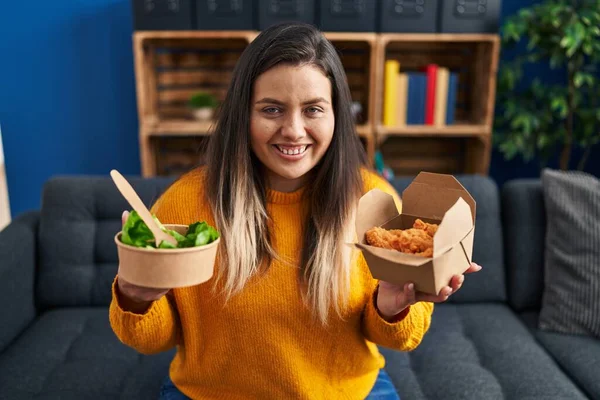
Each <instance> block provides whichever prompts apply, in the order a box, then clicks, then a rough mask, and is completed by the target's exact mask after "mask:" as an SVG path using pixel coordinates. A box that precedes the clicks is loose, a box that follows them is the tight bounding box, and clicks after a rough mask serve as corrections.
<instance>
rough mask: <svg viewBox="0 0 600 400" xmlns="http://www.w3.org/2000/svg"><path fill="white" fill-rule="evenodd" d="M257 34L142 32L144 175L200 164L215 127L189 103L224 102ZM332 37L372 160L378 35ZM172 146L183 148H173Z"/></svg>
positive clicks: (138, 59)
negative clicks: (193, 99) (194, 98)
mask: <svg viewBox="0 0 600 400" xmlns="http://www.w3.org/2000/svg"><path fill="white" fill-rule="evenodd" d="M257 35H258V32H255V31H226V32H225V31H148V32H136V33H134V54H135V67H136V69H135V73H136V88H137V101H138V115H139V121H140V132H139V140H140V154H141V156H140V157H141V164H142V175H143V176H155V175H168V174H177V173H179V171H183V170H185V169H186V166H187V167H192V166H193V165H194V164H197V162H198V161H200V157H201V153H199V152H198V151H195V149H196V147H198V146H199V143H202V142H203V141H205V139H206V137H207V136H208V135H210V133H211V129H212V127H213V123H212V122H199V121H196V120H194V119H192V118H190V111H189V110H188V109H187V106H186V103H187V100H188V99H189V98H190V96H191V95H192V94H193V93H195V92H196V91H199V90H203V91H208V92H210V93H213V94H214V95H216V97H217V98H218V99H220V100H222V99H223V98H224V96H225V92H226V90H227V85H228V82H229V81H230V79H231V73H232V70H233V67H234V65H235V63H236V62H237V60H238V59H239V56H240V55H241V53H242V51H243V50H244V49H245V47H246V46H247V45H248V44H249V43H250V42H251V41H252V40H254V38H255V37H256V36H257ZM326 36H327V38H328V39H329V40H330V41H331V42H332V43H333V44H334V46H336V48H337V49H338V50H339V52H340V56H341V58H342V62H343V64H344V67H345V69H346V74H347V77H348V83H349V86H350V90H351V93H352V99H353V101H355V102H357V103H359V104H360V107H361V109H362V111H361V112H360V113H359V114H358V118H357V124H356V132H357V134H358V135H359V137H360V139H361V141H362V142H363V144H364V146H365V148H366V150H367V153H368V154H369V157H370V158H371V159H372V158H373V156H374V151H375V129H374V126H375V125H374V123H373V122H374V119H373V118H374V116H375V114H374V107H375V104H374V102H373V100H374V95H375V80H374V73H373V72H374V70H375V65H376V64H375V63H376V54H375V53H376V45H377V36H376V34H374V33H343V32H331V33H326ZM186 141H187V142H186ZM169 142H176V143H177V145H175V146H170V147H169V146H168V144H169ZM183 143H187V144H188V145H190V146H191V148H192V149H194V151H190V149H188V148H186V147H185V145H182V144H183Z"/></svg>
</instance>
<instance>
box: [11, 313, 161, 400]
mask: <svg viewBox="0 0 600 400" xmlns="http://www.w3.org/2000/svg"><path fill="white" fill-rule="evenodd" d="M107 313H108V310H107V309H106V308H104V307H102V308H79V309H62V310H53V311H49V312H46V313H45V314H44V315H42V316H41V317H40V318H39V319H38V320H37V321H36V322H35V324H34V325H33V326H31V327H30V328H29V329H28V330H27V331H26V332H25V333H24V334H23V335H22V336H21V337H20V338H19V339H18V340H17V341H16V342H15V344H14V345H13V346H11V347H10V348H9V349H8V350H6V351H5V352H4V353H2V355H0V371H2V374H0V393H2V396H0V397H2V398H6V399H11V400H25V399H28V400H30V399H36V400H42V399H44V400H50V399H61V400H69V399H73V400H75V399H77V400H82V399H94V400H101V399H107V400H108V399H117V398H122V399H144V400H145V399H152V398H157V397H158V393H159V389H160V385H161V382H162V380H163V379H164V377H165V376H166V375H167V373H168V368H169V363H170V360H171V359H172V357H173V351H170V352H164V353H161V354H158V355H155V356H143V355H140V354H138V353H137V352H135V351H134V350H133V349H131V348H129V347H126V346H125V345H123V344H122V343H121V342H119V340H118V339H117V338H116V336H115V335H114V333H113V332H112V330H111V329H110V325H109V323H108V316H107Z"/></svg>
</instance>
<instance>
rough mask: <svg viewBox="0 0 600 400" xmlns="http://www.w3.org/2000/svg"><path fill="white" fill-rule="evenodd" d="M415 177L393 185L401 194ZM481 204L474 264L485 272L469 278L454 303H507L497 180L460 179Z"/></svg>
mask: <svg viewBox="0 0 600 400" xmlns="http://www.w3.org/2000/svg"><path fill="white" fill-rule="evenodd" d="M413 179H414V177H400V178H396V179H395V180H394V181H393V182H392V183H393V186H394V188H395V189H396V190H397V191H398V193H399V194H402V191H404V189H406V187H408V185H409V184H410V182H411V181H412V180H413ZM456 179H458V181H459V182H460V183H461V184H462V185H463V186H464V187H465V189H467V190H468V191H469V193H471V196H473V198H474V199H475V201H476V202H477V206H476V220H475V241H474V248H473V261H475V262H476V263H478V264H480V265H481V266H482V267H483V270H481V271H480V272H478V273H476V274H473V275H471V276H468V277H467V279H466V283H465V285H464V286H463V287H462V289H461V290H460V291H459V292H458V293H456V294H455V295H454V296H452V297H451V300H450V301H451V302H473V301H504V300H506V292H505V286H506V285H505V279H504V275H505V272H504V260H503V245H502V225H501V222H500V204H499V194H498V188H497V186H496V184H495V183H494V181H492V180H491V179H489V178H487V177H483V176H476V175H473V176H460V175H458V176H456Z"/></svg>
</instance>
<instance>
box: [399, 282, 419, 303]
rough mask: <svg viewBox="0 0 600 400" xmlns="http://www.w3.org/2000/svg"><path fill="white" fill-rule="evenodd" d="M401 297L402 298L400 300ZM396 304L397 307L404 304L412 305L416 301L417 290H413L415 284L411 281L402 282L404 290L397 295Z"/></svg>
mask: <svg viewBox="0 0 600 400" xmlns="http://www.w3.org/2000/svg"><path fill="white" fill-rule="evenodd" d="M402 297H403V298H404V299H403V301H402ZM398 299H399V301H398V303H399V304H397V306H398V307H399V308H405V307H406V306H410V305H413V304H415V303H416V302H417V292H416V291H415V285H414V284H413V283H406V284H404V290H403V292H402V293H400V295H399V296H398Z"/></svg>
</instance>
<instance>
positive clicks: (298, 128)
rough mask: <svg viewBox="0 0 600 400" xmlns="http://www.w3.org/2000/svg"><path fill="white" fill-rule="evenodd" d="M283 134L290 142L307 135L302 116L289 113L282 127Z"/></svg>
mask: <svg viewBox="0 0 600 400" xmlns="http://www.w3.org/2000/svg"><path fill="white" fill-rule="evenodd" d="M281 135H282V136H283V137H285V138H286V139H288V140H289V141H290V142H297V141H298V140H300V139H302V138H303V137H304V136H306V131H305V129H304V121H303V120H302V117H301V116H300V115H296V114H291V115H289V116H288V117H287V118H286V119H285V121H284V123H283V126H282V127H281Z"/></svg>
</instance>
